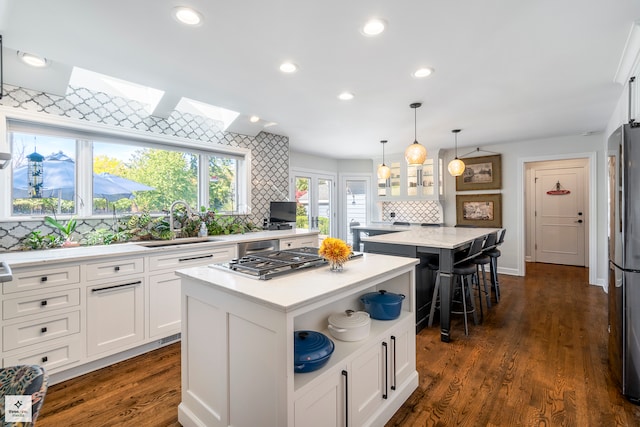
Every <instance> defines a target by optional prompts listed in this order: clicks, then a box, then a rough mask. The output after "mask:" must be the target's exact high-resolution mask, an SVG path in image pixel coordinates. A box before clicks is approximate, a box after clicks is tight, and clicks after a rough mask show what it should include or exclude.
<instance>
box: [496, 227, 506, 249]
mask: <svg viewBox="0 0 640 427" xmlns="http://www.w3.org/2000/svg"><path fill="white" fill-rule="evenodd" d="M505 234H507V229H506V228H503V229H502V231H501V232H500V238H499V239H498V241H497V242H496V246H500V245H501V244H502V242H504V235H505Z"/></svg>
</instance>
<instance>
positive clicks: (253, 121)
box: [249, 116, 260, 123]
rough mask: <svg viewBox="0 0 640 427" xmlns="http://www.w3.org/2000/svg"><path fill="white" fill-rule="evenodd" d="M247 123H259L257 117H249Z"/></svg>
mask: <svg viewBox="0 0 640 427" xmlns="http://www.w3.org/2000/svg"><path fill="white" fill-rule="evenodd" d="M249 121H250V122H251V123H257V122H259V121H260V117H258V116H251V117H249Z"/></svg>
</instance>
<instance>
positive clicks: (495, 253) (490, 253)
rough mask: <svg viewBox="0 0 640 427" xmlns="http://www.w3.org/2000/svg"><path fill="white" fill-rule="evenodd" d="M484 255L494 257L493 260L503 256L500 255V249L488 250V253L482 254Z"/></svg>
mask: <svg viewBox="0 0 640 427" xmlns="http://www.w3.org/2000/svg"><path fill="white" fill-rule="evenodd" d="M482 253H483V254H485V255H487V256H490V257H493V258H498V257H499V256H500V255H502V254H501V253H500V249H497V248H493V249H487V250H486V251H483V252H482Z"/></svg>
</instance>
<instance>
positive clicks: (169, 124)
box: [0, 84, 289, 251]
mask: <svg viewBox="0 0 640 427" xmlns="http://www.w3.org/2000/svg"><path fill="white" fill-rule="evenodd" d="M4 89H5V91H4V94H3V97H2V100H0V105H3V106H7V107H12V108H16V109H21V110H28V111H33V112H40V113H46V114H52V115H56V116H64V117H69V118H74V119H78V120H86V121H90V122H94V123H101V124H106V125H111V126H119V127H124V128H128V129H137V130H140V131H145V132H149V133H151V134H162V135H171V136H177V137H181V138H187V139H192V140H197V141H206V142H211V143H216V144H221V145H227V146H231V147H242V148H248V149H250V150H251V156H252V162H251V209H250V211H249V215H248V217H247V219H248V220H250V221H252V222H254V223H255V224H258V225H260V224H262V219H263V218H264V217H266V216H268V213H269V202H270V201H271V200H282V199H283V197H285V196H288V194H289V187H288V185H289V184H288V183H289V138H287V137H285V136H281V135H275V134H271V133H266V132H261V133H259V134H258V135H257V136H255V137H251V136H247V135H241V134H237V133H232V132H225V131H223V130H222V128H221V127H220V125H219V122H216V121H214V120H212V119H209V118H207V117H202V116H196V115H192V114H187V113H180V112H177V111H173V112H172V114H171V115H170V116H169V117H168V118H167V119H163V118H160V117H154V116H150V115H149V113H148V112H147V111H146V109H145V105H144V104H141V103H139V102H137V101H132V100H128V99H125V98H118V97H112V96H110V95H107V94H105V93H102V92H92V91H90V90H88V89H86V88H72V89H71V91H70V92H69V93H67V94H66V95H65V96H57V95H52V94H48V93H43V92H37V91H33V90H29V89H25V88H21V87H16V86H11V85H7V84H5V85H4ZM112 224H113V220H111V219H109V220H97V219H91V220H80V221H79V224H78V230H79V231H90V230H95V229H96V228H105V227H110V226H111V225H112ZM36 229H41V230H42V231H47V232H48V228H47V227H46V226H44V224H43V222H42V221H12V222H1V223H0V251H2V250H12V249H18V248H19V242H20V240H22V238H23V237H24V236H26V235H27V234H28V233H29V232H31V231H32V230H36Z"/></svg>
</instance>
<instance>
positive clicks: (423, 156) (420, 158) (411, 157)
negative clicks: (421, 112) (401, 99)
mask: <svg viewBox="0 0 640 427" xmlns="http://www.w3.org/2000/svg"><path fill="white" fill-rule="evenodd" d="M421 106H422V104H421V103H419V102H414V103H413V104H411V105H409V107H411V108H413V144H411V145H409V146H408V147H407V149H406V150H405V151H404V158H405V159H406V160H407V164H408V165H410V166H416V165H422V164H423V163H424V161H425V160H427V149H426V148H424V146H422V145H420V143H419V142H418V137H417V113H416V109H418V108H420V107H421Z"/></svg>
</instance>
